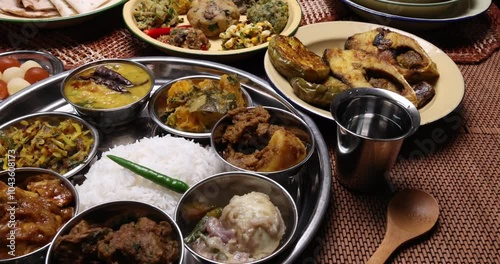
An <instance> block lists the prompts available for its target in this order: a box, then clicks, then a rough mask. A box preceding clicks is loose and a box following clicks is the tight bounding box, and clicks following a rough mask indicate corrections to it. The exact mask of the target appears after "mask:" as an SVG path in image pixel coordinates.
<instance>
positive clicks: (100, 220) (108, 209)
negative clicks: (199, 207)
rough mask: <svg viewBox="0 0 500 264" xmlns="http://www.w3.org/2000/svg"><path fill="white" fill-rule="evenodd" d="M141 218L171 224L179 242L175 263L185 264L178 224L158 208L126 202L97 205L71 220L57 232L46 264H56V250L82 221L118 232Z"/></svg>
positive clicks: (172, 236)
mask: <svg viewBox="0 0 500 264" xmlns="http://www.w3.org/2000/svg"><path fill="white" fill-rule="evenodd" d="M141 217H147V218H149V219H150V220H153V221H154V222H156V223H159V222H160V221H166V222H168V223H169V224H170V226H171V228H172V230H171V238H172V240H175V241H176V242H177V247H178V252H179V258H178V259H177V261H175V262H173V263H178V264H181V263H183V259H184V242H183V240H182V235H181V231H180V229H179V227H178V226H177V224H176V223H175V222H174V221H173V219H172V218H171V217H170V216H169V215H168V214H167V213H166V212H165V211H163V210H161V209H160V208H158V207H156V206H153V205H150V204H148V203H144V202H138V201H126V200H123V201H114V202H108V203H103V204H100V205H96V206H94V207H91V208H89V209H87V210H85V211H83V212H81V213H80V214H78V215H77V216H76V217H74V218H73V219H71V221H69V222H67V223H66V224H65V225H64V226H63V227H62V228H61V229H60V230H59V232H57V234H56V236H55V237H54V239H53V240H52V244H51V245H50V247H49V249H48V252H47V256H46V258H45V263H46V264H52V263H56V262H55V261H54V260H55V258H56V256H55V254H56V250H57V249H58V247H59V245H60V240H61V238H62V237H63V236H65V235H67V234H68V233H69V232H70V231H71V230H72V229H73V228H74V227H75V226H76V225H77V224H79V223H80V222H81V221H82V220H85V221H86V222H87V223H89V224H90V225H95V226H99V227H102V226H105V227H108V228H111V229H113V231H117V230H118V229H119V228H120V227H122V226H123V225H124V224H129V223H132V222H137V220H138V219H139V218H141ZM148 228H149V227H148ZM143 230H144V229H143ZM122 234H123V233H122ZM129 235H130V233H129ZM142 235H144V234H142ZM146 236H147V234H146ZM132 238H133V235H131V236H130V237H128V239H132ZM95 240H96V239H95ZM120 242H124V240H123V239H122V240H120ZM137 243H141V242H137ZM137 245H138V246H137V247H138V248H139V249H140V245H139V244H137ZM139 251H140V250H139ZM138 263H139V262H138Z"/></svg>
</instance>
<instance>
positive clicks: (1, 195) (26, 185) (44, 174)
mask: <svg viewBox="0 0 500 264" xmlns="http://www.w3.org/2000/svg"><path fill="white" fill-rule="evenodd" d="M0 208H1V210H0V211H1V212H3V214H2V215H0V226H1V228H0V243H1V244H2V247H1V248H0V263H40V262H41V261H43V258H44V256H45V255H46V252H47V249H48V247H49V244H50V243H51V241H52V239H53V238H54V236H55V235H56V233H57V232H58V230H59V229H60V228H61V227H62V226H63V225H64V224H65V223H66V222H68V221H70V219H71V218H73V217H74V216H75V215H76V214H77V213H78V208H79V198H78V193H77V191H76V189H75V187H74V186H73V185H72V184H71V182H70V181H69V180H68V179H66V178H65V177H63V176H61V175H60V174H58V173H55V172H53V171H50V170H46V169H40V168H15V169H14V168H13V167H12V168H9V169H8V170H4V171H2V172H0Z"/></svg>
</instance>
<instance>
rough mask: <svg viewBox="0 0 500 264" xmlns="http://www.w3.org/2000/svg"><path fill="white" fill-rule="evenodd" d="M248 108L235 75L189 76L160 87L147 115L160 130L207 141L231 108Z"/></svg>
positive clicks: (247, 102) (248, 97)
mask: <svg viewBox="0 0 500 264" xmlns="http://www.w3.org/2000/svg"><path fill="white" fill-rule="evenodd" d="M250 105H252V98H251V97H250V95H249V94H248V92H247V91H245V89H243V88H242V87H241V84H240V81H239V79H238V76H237V75H229V74H223V75H222V76H212V75H193V76H186V77H182V78H178V79H175V80H172V81H170V82H168V83H167V84H165V85H163V86H162V87H160V88H159V89H158V90H156V91H155V92H154V94H153V95H152V96H151V100H150V102H149V106H148V107H149V114H150V116H151V118H152V119H153V121H154V122H155V123H156V124H157V125H158V126H159V127H160V128H161V129H163V130H165V131H167V132H169V133H171V134H174V135H177V136H182V137H185V138H190V139H205V140H209V138H210V133H211V130H212V128H213V126H214V125H215V123H216V122H217V121H219V119H220V118H222V117H223V116H224V115H225V114H227V112H228V111H229V110H231V109H235V108H238V107H247V106H250Z"/></svg>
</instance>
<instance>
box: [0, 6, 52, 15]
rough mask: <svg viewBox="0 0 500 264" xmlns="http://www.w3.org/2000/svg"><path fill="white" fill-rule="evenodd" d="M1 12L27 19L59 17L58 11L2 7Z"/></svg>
mask: <svg viewBox="0 0 500 264" xmlns="http://www.w3.org/2000/svg"><path fill="white" fill-rule="evenodd" d="M0 10H2V12H4V13H6V14H9V15H14V16H18V17H26V18H47V17H55V16H59V12H57V10H51V11H29V10H26V9H25V8H22V7H1V8H0Z"/></svg>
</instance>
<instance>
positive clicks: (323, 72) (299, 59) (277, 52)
mask: <svg viewBox="0 0 500 264" xmlns="http://www.w3.org/2000/svg"><path fill="white" fill-rule="evenodd" d="M267 50H268V52H269V59H270V60H271V63H272V64H273V66H274V68H276V70H277V71H278V72H279V73H281V74H282V75H284V76H285V77H286V78H288V79H290V78H293V77H300V78H303V79H304V80H306V81H308V82H318V83H319V82H322V81H324V80H325V79H326V78H327V77H328V75H329V73H330V68H329V67H328V65H327V64H326V63H325V62H324V61H323V60H322V59H321V56H319V55H317V54H315V53H314V52H312V51H310V50H308V49H307V47H306V46H305V45H304V44H303V43H302V42H301V41H300V40H299V39H298V38H296V37H293V36H291V37H289V36H284V35H276V36H274V37H273V38H272V39H271V40H270V41H269V45H268V48H267Z"/></svg>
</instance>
